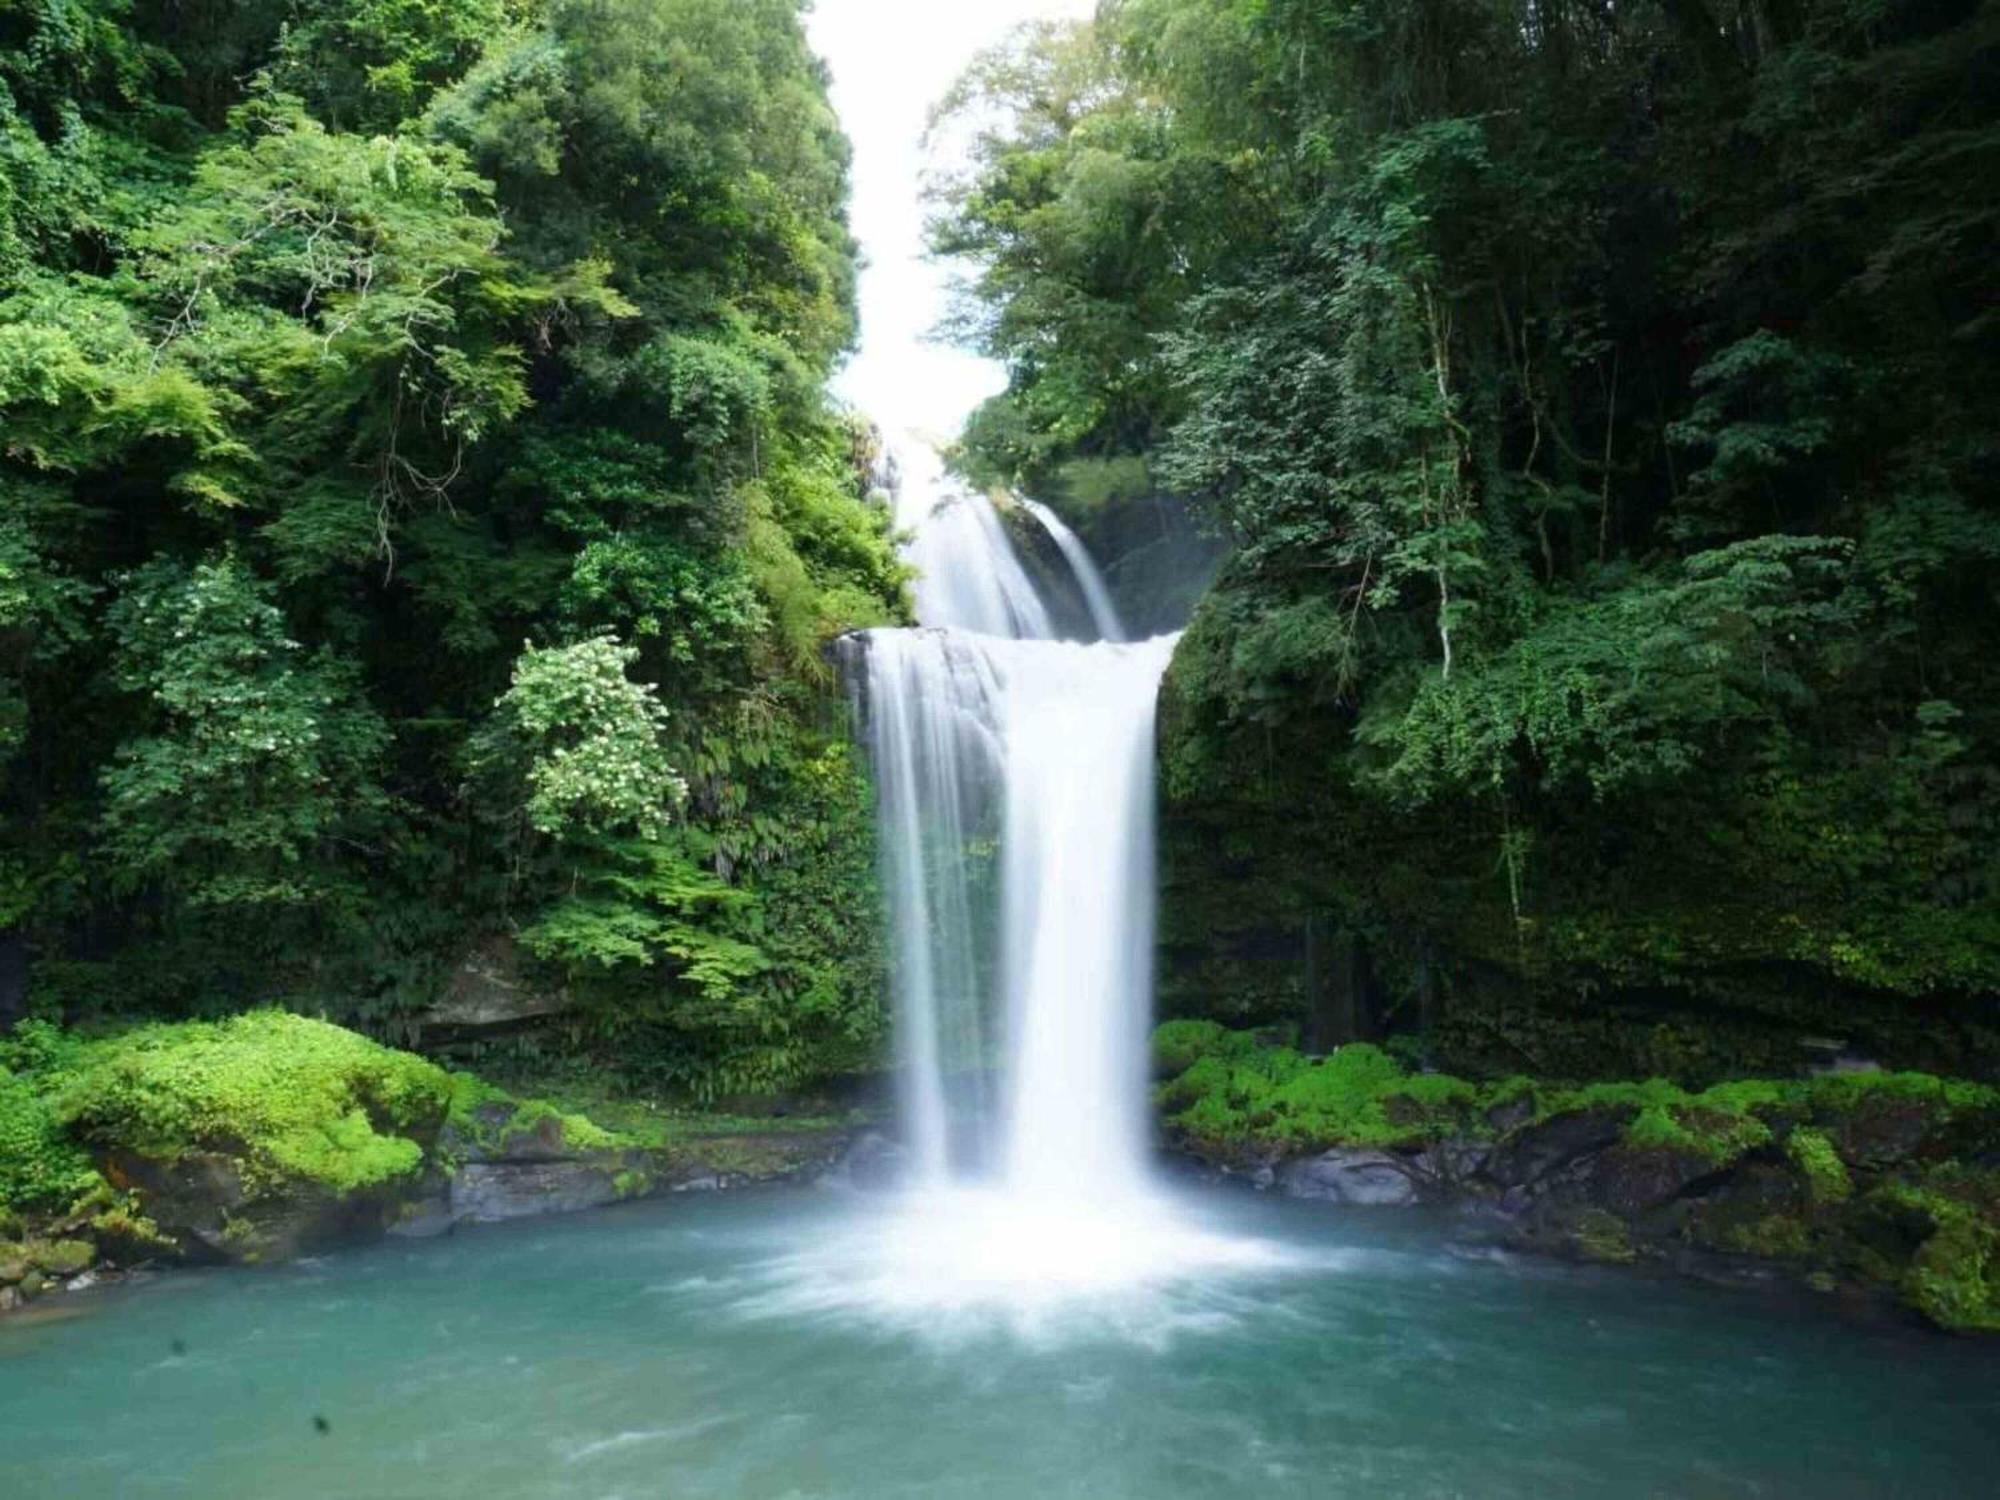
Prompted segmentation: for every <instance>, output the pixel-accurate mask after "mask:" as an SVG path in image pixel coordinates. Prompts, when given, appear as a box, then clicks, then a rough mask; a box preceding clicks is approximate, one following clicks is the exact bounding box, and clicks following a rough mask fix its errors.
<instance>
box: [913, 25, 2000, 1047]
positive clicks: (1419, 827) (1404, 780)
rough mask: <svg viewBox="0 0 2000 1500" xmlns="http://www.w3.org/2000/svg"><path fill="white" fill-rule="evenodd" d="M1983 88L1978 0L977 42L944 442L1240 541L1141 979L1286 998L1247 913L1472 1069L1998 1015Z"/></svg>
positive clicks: (1183, 706)
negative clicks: (1729, 1027) (1156, 501)
mask: <svg viewBox="0 0 2000 1500" xmlns="http://www.w3.org/2000/svg"><path fill="white" fill-rule="evenodd" d="M1996 84H2000V6H1995V5H1993V4H1991V3H1986V0H1786V3H1763V0H1745V3H1740V4H1738V3H1729V4H1716V3H1711V0H1640V3H1637V4H1615V5H1614V4H1610V3H1603V0H1586V3H1569V0H1558V3H1550V0H1110V3H1107V4H1106V5H1105V6H1103V7H1102V9H1101V10H1100V13H1099V16H1098V19H1097V22H1096V24H1095V25H1089V26H1082V27H1075V28H1043V29H1040V30H1035V31H1030V32H1026V33H1023V34H1021V35H1020V36H1018V37H1017V38H1016V39H1015V40H1014V41H1013V42H1012V43H1011V44H1010V45H1009V46H1008V47H1006V48H1005V49H1003V50H1002V51H1001V52H999V53H996V54H995V55H993V56H991V57H989V58H988V59H986V60H985V61H984V62H982V63H981V64H980V66H979V67H978V68H977V69H976V70H975V71H974V72H973V73H972V74H971V75H970V76H969V77H968V79H967V80H966V82H965V83H964V85H963V86H962V88H961V91H960V94H959V96H958V97H957V98H956V99H955V100H953V101H952V103H951V106H950V108H951V109H952V111H953V112H954V117H955V118H957V119H959V120H960V121H962V122H964V124H965V125H966V127H967V128H968V129H969V130H970V131H971V133H972V138H973V140H974V149H973V151H972V154H971V158H970V163H969V165H968V167H967V169H966V170H965V171H963V172H962V173H960V174H959V175H957V176H956V177H954V178H953V179H951V180H949V181H947V182H946V183H944V184H943V185H942V187H941V190H940V195H939V202H938V220H937V229H936V242H937V244H938V245H939V247H940V248H942V249H946V250H950V251H954V252H957V253H961V254H968V255H970V256H972V257H973V258H974V260H975V263H976V272H975V275H974V278H973V280H972V282H971V284H970V286H969V288H968V295H967V297H966V300H965V305H964V307H963V310H962V312H961V323H962V325H963V326H964V327H966V328H968V329H969V330H972V331H973V332H975V333H976V334H977V335H978V336H979V337H981V338H982V339H983V340H984V343H985V346H986V347H987V348H988V349H989V350H990V351H991V352H993V353H994V354H995V355H997V356H999V357H1000V358H1002V359H1004V360H1005V361H1006V362H1007V364H1008V367H1009V370H1010V372H1011V382H1010V385H1009V388H1008V390H1007V391H1006V392H1005V393H1004V394H1003V395H1002V396H1000V397H998V398H996V399H995V400H994V401H993V402H992V403H991V404H990V405H989V406H988V407H987V408H986V409H985V410H984V411H982V412H981V413H980V415H979V416H978V417H977V418H976V419H975V421H974V423H973V424H972V427H971V429H970V430H969V433H968V439H967V445H966V446H967V452H966V462H967V464H968V465H969V466H970V467H973V468H975V469H977V470H980V471H982V472H985V473H989V474H993V475H998V476H1004V477H1007V478H1009V479H1012V480H1014V481H1016V482H1020V483H1024V484H1027V485H1029V486H1030V487H1033V488H1038V489H1041V490H1043V491H1044V492H1046V493H1047V494H1048V495H1049V497H1050V498H1051V499H1052V500H1054V501H1055V502H1057V503H1058V504H1063V505H1067V506H1068V507H1069V508H1070V509H1071V511H1072V513H1073V518H1074V519H1076V520H1078V521H1079V522H1080V523H1081V524H1084V525H1088V523H1089V519H1090V511H1091V506H1092V505H1093V503H1095V501H1096V500H1097V499H1098V498H1099V497H1101V495H1102V494H1103V493H1104V491H1105V490H1106V488H1107V487H1109V486H1124V487H1126V488H1128V489H1129V488H1133V487H1159V488H1164V489H1168V490H1171V491H1173V492H1176V493H1178V494H1180V495H1182V496H1185V497H1187V498H1188V499H1189V500H1190V501H1191V502H1192V503H1193V504H1195V505H1196V506H1198V507H1199V508H1200V509H1201V510H1202V511H1203V513H1204V514H1205V515H1206V516H1207V517H1208V518H1209V520H1210V522H1211V524H1212V525H1214V526H1215V527H1216V528H1218V529H1220V530H1221V531H1223V532H1224V533H1225V534H1226V535H1227V536H1228V537H1229V539H1230V540H1231V542H1232V543H1233V547H1234V552H1233V557H1232V560H1231V562H1230V564H1229V566H1228V568H1227V571H1226V573H1225V575H1224V577H1223V579H1222V580H1221V582H1220V584H1219V585H1218V587H1217V588H1216V589H1214V590H1213V591H1212V592H1211V594H1210V596H1209V597H1208V599H1207V601H1206V602H1205V604H1204V605H1203V607H1202V608H1201V610H1200V611H1199V613H1198V614H1197V616H1196V619H1195V621H1194V624H1193V626H1192V628H1191V630H1190V632H1189V634H1188V636H1187V638H1186V640H1185V641H1184V643H1183V645H1182V646H1181V649H1180V652H1179V655H1178V657H1177V660H1176V663H1175V666H1174V669H1173V672H1172V675H1171V678H1170V681H1169V690H1168V704H1167V730H1166V745H1165V754H1166V775H1167V787H1168V795H1169V803H1170V818H1169V829H1168V840H1167V853H1168V860H1169V892H1168V917H1169V928H1170V940H1172V941H1176V942H1180V943H1183V944H1184V945H1185V946H1186V949H1187V952H1188V953H1189V954H1205V955H1207V958H1206V962H1207V964H1208V967H1207V968H1206V969H1204V970H1202V971H1201V972H1200V973H1199V974H1197V975H1195V976H1193V977H1192V978H1191V979H1190V978H1188V977H1187V975H1186V974H1185V972H1184V973H1183V982H1185V983H1187V984H1188V989H1187V991H1186V993H1185V994H1184V996H1183V997H1182V999H1183V1002H1184V1003H1187V1004H1191V1005H1198V1006H1207V1007H1212V1008H1219V1009H1221V1010H1224V1011H1228V1010H1230V1009H1231V1008H1232V1007H1233V1008H1234V1009H1235V1010H1236V1011H1237V1012H1238V1013H1246V1014H1257V1013H1262V1012H1264V1011H1272V1012H1287V1013H1289V1012H1290V1011H1291V1010H1295V1008H1296V1007H1297V1006H1298V1005H1299V1004H1300V1003H1301V1000H1300V995H1301V987H1303V988H1305V989H1313V990H1318V989H1324V988H1325V987H1326V985H1325V982H1324V979H1323V971H1324V970H1325V969H1326V968H1327V967H1328V966H1327V965H1326V964H1323V963H1322V964H1319V966H1318V967H1319V969H1320V970H1321V971H1322V974H1321V976H1320V977H1315V975H1314V973H1313V970H1314V961H1313V960H1312V959H1311V958H1310V957H1309V956H1308V958H1307V960H1306V961H1305V962H1304V963H1303V964H1293V965H1292V966H1291V967H1290V968H1288V969H1286V970H1285V972H1284V974H1283V975H1282V976H1281V977H1278V978H1273V977H1271V974H1270V973H1269V972H1268V971H1260V970H1259V966H1258V964H1257V963H1256V962H1254V961H1251V960H1249V959H1243V960H1241V961H1238V960H1237V959H1235V958H1231V957H1228V956H1227V955H1229V954H1231V953H1235V954H1242V953H1247V952H1249V951H1251V950H1252V949H1254V948H1256V947H1257V946H1258V941H1256V939H1257V937H1258V935H1257V934H1256V933H1254V932H1250V931H1247V930H1246V927H1245V924H1246V920H1248V921H1252V922H1254V921H1256V920H1267V921H1269V922H1272V923H1275V924H1277V925H1279V926H1285V927H1287V929H1288V931H1289V932H1290V933H1291V934H1292V935H1293V936H1294V937H1297V936H1298V935H1299V934H1300V933H1305V934H1313V933H1317V934H1318V935H1319V936H1318V937H1311V936H1308V937H1306V939H1305V947H1306V950H1307V952H1308V955H1310V953H1311V951H1312V950H1313V949H1314V946H1315V944H1318V946H1319V947H1320V949H1321V950H1323V951H1330V950H1326V948H1325V944H1326V941H1327V940H1328V939H1327V934H1336V935H1337V937H1336V939H1333V940H1334V941H1337V942H1338V943H1340V944H1343V945H1345V950H1346V951H1348V952H1349V953H1352V952H1353V951H1354V950H1355V947H1356V945H1359V946H1360V947H1362V948H1363V949H1365V950H1366V951H1367V952H1368V953H1369V954H1371V955H1372V964H1373V967H1374V969H1375V970H1376V971H1377V974H1376V980H1378V981H1379V983H1378V984H1375V987H1376V988H1377V989H1378V990H1379V992H1380V998H1381V1001H1382V1003H1383V1004H1385V1005H1387V1006H1388V1007H1390V1008H1394V1007H1395V1006H1397V1005H1399V1004H1405V1003H1407V1004H1408V1005H1409V1006H1410V1008H1411V1013H1412V1014H1413V1013H1414V1011H1415V1009H1416V1008H1417V1007H1418V1006H1419V1005H1420V1004H1425V1003H1428V1002H1429V1001H1431V1000H1434V999H1436V998H1437V997H1438V992H1439V991H1440V988H1441V987H1442V988H1443V989H1444V990H1448V991H1449V990H1454V988H1455V994H1456V1000H1457V1002H1458V1003H1457V1004H1456V1005H1455V1006H1449V1007H1446V1009H1447V1010H1448V1011H1449V1013H1450V1016H1451V1017H1452V1018H1454V1019H1452V1020H1451V1021H1450V1023H1449V1024H1450V1025H1455V1026H1456V1027H1457V1028H1458V1030H1457V1032H1456V1033H1455V1042H1454V1044H1455V1045H1459V1046H1462V1047H1465V1048H1467V1049H1473V1048H1480V1049H1486V1050H1487V1052H1488V1053H1489V1055H1490V1056H1492V1057H1493V1058H1495V1059H1496V1060H1499V1061H1503V1062H1506V1063H1509V1064H1516V1065H1518V1064H1519V1063H1521V1062H1524V1061H1525V1062H1530V1063H1540V1064H1544V1065H1549V1064H1550V1062H1551V1059H1550V1057H1549V1056H1548V1055H1547V1053H1548V1051H1549V1049H1550V1048H1553V1047H1556V1046H1558V1045H1567V1044H1566V1043H1564V1044H1558V1043H1556V1042H1551V1041H1549V1040H1548V1039H1547V1038H1546V1037H1542V1036H1539V1035H1538V1034H1537V1028H1543V1029H1550V1030H1558V1031H1562V1032H1563V1034H1564V1035H1565V1036H1569V1037H1573V1036H1575V1035H1576V1034H1578V1032H1579V1029H1580V1028H1582V1029H1588V1028H1589V1027H1598V1028H1600V1030H1601V1031H1602V1032H1603V1033H1604V1034H1606V1035H1609V1034H1610V1033H1611V1032H1612V1031H1616V1032H1617V1035H1618V1036H1619V1037H1620V1038H1622V1039H1623V1040H1620V1041H1619V1042H1618V1043H1617V1045H1618V1046H1627V1045H1628V1044H1629V1045H1632V1046H1638V1047H1639V1048H1640V1049H1641V1050H1642V1051H1643V1050H1644V1049H1645V1048H1648V1047H1651V1048H1654V1049H1655V1052H1656V1053H1657V1054H1658V1055H1653V1056H1640V1057H1638V1058H1636V1059H1635V1058H1631V1057H1629V1056H1627V1057H1623V1058H1620V1059H1617V1060H1616V1061H1617V1064H1618V1065H1622V1066H1634V1065H1637V1066H1648V1065H1650V1066H1654V1067H1662V1066H1664V1067H1669V1068H1672V1067H1677V1066H1681V1065H1682V1064H1683V1063H1689V1059H1688V1058H1685V1057H1682V1056H1679V1055H1675V1054H1674V1049H1675V1048H1677V1047H1682V1046H1683V1043H1684V1042H1685V1039H1686V1036H1687V1035H1688V1034H1689V1033H1688V1032H1687V1030H1686V1028H1682V1027H1680V1019H1681V1017H1682V1015H1683V1012H1684V1011H1685V1010H1687V1009H1688V1008H1690V1007H1691V1008H1693V1009H1694V1010H1695V1011H1696V1012H1697V1013H1698V1014H1699V1016H1700V1018H1701V1027H1706V1028H1707V1029H1708V1033H1709V1034H1710V1036H1711V1038H1712V1037H1713V1036H1714V1034H1715V1033H1716V1030H1717V1027H1718V1026H1722V1025H1725V1024H1733V1022H1734V1021H1735V1020H1736V1019H1741V1018H1742V1017H1744V1016H1753V1017H1755V1018H1756V1019H1755V1020H1754V1021H1753V1022H1749V1023H1746V1026H1745V1029H1744V1032H1743V1036H1742V1037H1739V1038H1738V1039H1737V1040H1736V1041H1728V1040H1724V1041H1720V1042H1717V1041H1714V1040H1712V1039H1711V1040H1709V1041H1703V1042H1701V1043H1700V1044H1699V1045H1700V1047H1706V1048H1708V1049H1709V1050H1710V1052H1711V1053H1712V1052H1714V1051H1716V1050H1717V1049H1718V1048H1720V1049H1725V1050H1726V1048H1727V1047H1729V1046H1732V1045H1739V1044H1740V1045H1745V1046H1747V1045H1750V1044H1751V1040H1754V1038H1755V1036H1757V1035H1761V1034H1762V1031H1761V1028H1763V1027H1764V1026H1765V1025H1766V1023H1771V1022H1774V1021H1782V1023H1783V1024H1785V1025H1789V1026H1791V1027H1793V1029H1797V1028H1798V1027H1806V1028H1809V1029H1815V1030H1819V1031H1822V1032H1824V1033H1826V1034H1830V1035H1833V1036H1843V1035H1847V1034H1849V1032H1850V1030H1852V1031H1855V1032H1858V1033H1859V1034H1862V1035H1864V1036H1866V1037H1869V1038H1872V1039H1873V1042H1874V1044H1875V1045H1878V1046H1882V1047H1891V1046H1901V1047H1902V1048H1903V1049H1904V1051H1905V1053H1906V1054H1913V1053H1921V1052H1922V1050H1923V1048H1924V1046H1926V1045H1930V1046H1933V1047H1934V1048H1935V1049H1936V1051H1935V1053H1934V1056H1936V1055H1941V1054H1943V1053H1949V1052H1950V1051H1951V1050H1952V1049H1953V1048H1955V1047H1959V1046H1961V1045H1962V1044H1963V1042H1964V1040H1965V1038H1966V1037H1968V1036H1971V1035H1973V1034H1975V1033H1976V1034H1977V1035H1978V1036H1979V1037H1981V1038H1983V1040H1982V1041H1981V1042H1980V1044H1979V1045H1981V1046H1982V1047H1985V1048H1988V1049H1994V1044H1995V1033H1994V1031H1993V1029H1992V1025H1993V1018H1992V1016H1991V1015H1990V1013H1989V1010H1988V1008H1987V1007H1988V1005H1989V1004H1990V998H1991V996H1992V995H1993V994H1994V993H1995V992H1996V991H2000V861H1996V855H1995V850H1996V849H2000V841H1996V838H1995V834H1996V832H2000V708H1997V707H1996V703H2000V694H1997V693H1996V691H1995V689H1996V687H2000V676H1996V669H1995V666H1994V662H1995V660H1996V650H1997V649H2000V610H1996V607H1995V606H1996V602H2000V601H1996V597H1995V590H1996V585H1997V584H2000V569H1996V561H2000V505H1997V504H1996V497H1995V488H1994V480H1993V475H1994V473H1995V464H1994V459H1995V456H1996V455H1995V447H1996V444H1997V443H2000V427H1996V424H1995V422H1994V416H1993V414H1994V411H1995V409H1996V405H1995V403H1996V398H1997V397H2000V381H1996V371H1997V370H2000V321H1996V304H1995V301H1994V287H1993V285H1992V277H1991V273H1990V268H1991V266H1992V265H1993V264H1994V260H1995V252H1996V249H2000V194H1996V193H1995V191H1994V188H1993V184H1994V183H1995V182H2000V116H1997V115H1996V111H2000V87H1996ZM1250 767H1259V768H1261V770H1259V771H1257V772H1255V773H1254V774H1246V768H1250ZM1225 878H1226V879H1229V880H1235V881H1238V882H1242V881H1253V882H1262V885H1261V886H1260V887H1259V888H1260V889H1261V891H1262V893H1263V894H1262V900H1261V902H1260V901H1258V900H1250V901H1245V900H1244V899H1243V898H1242V893H1241V890H1240V889H1239V890H1238V894H1237V896H1236V898H1235V899H1234V900H1233V901H1223V900H1219V899H1215V896H1216V892H1215V891H1214V890H1213V889H1212V887H1213V886H1214V885H1215V884H1216V882H1218V881H1221V880H1224V879H1225ZM1246 911H1261V912H1262V913H1263V916H1262V917H1259V918H1250V919H1246V918H1245V917H1244V916H1243V915H1242V914H1243V913H1244V912H1246ZM1273 914H1275V915H1273ZM1264 936H1266V937H1268V936H1269V934H1268V933H1267V934H1265V935H1264ZM1263 946H1264V948H1265V949H1266V950H1267V951H1269V950H1270V944H1269V943H1265V944H1264V945H1263ZM1217 954H1222V955H1224V957H1222V958H1217V957H1216V955H1217ZM1440 959H1443V960H1447V961H1445V962H1439V960H1440ZM1191 961H1192V960H1191ZM1364 967H1366V965H1364ZM1301 976H1303V977H1301ZM1371 983H1375V981H1371ZM1260 986H1262V987H1263V988H1262V989H1260ZM1364 987H1367V986H1364ZM1591 996H1595V997H1598V998H1596V999H1588V998H1584V997H1591ZM1982 997H1983V999H1982ZM1447 998H1451V997H1449V996H1447ZM1550 1004H1556V1005H1559V1006H1560V1005H1569V1006H1572V1007H1576V1008H1578V1014H1575V1015H1570V1016H1568V1017H1566V1018H1565V1019H1563V1020H1562V1022H1561V1023H1560V1026H1557V1025H1556V1024H1555V1023H1554V1022H1551V1021H1550V1020H1549V1019H1548V1017H1549V1011H1548V1009H1547V1007H1548V1006H1549V1005H1550ZM1718 1018H1720V1019H1718ZM1701 1027H1697V1028H1695V1029H1696V1030H1700V1029H1701ZM1677 1028H1678V1029H1677ZM1635 1037H1636V1038H1638V1039H1639V1040H1638V1041H1637V1042H1633V1041H1632V1039H1633V1038H1635ZM1746 1038H1748V1039H1749V1040H1746ZM1926 1038H1928V1039H1929V1040H1928V1042H1926V1041H1925V1039H1926ZM1609 1045H1611V1044H1610V1043H1607V1046H1609ZM1690 1045H1692V1044H1690ZM1697 1050H1699V1048H1697ZM1993 1055H1995V1056H2000V1049H1994V1054H1993ZM1569 1060H1570V1061H1571V1062H1574V1063H1575V1065H1576V1066H1579V1067H1582V1066H1590V1065H1594V1064H1596V1063H1601V1062H1603V1061H1604V1059H1603V1058H1602V1057H1598V1058H1591V1057H1588V1056H1583V1055H1581V1054H1580V1053H1577V1052H1576V1051H1575V1049H1572V1052H1571V1054H1569ZM1741 1060H1742V1059H1741V1058H1739V1059H1738V1061H1739V1062H1740V1061H1741ZM1709 1061H1711V1062H1713V1061H1714V1058H1713V1057H1710V1058H1709ZM1689 1065H1690V1066H1692V1065H1693V1064H1692V1063H1689ZM1684 1070H1685V1069H1684Z"/></svg>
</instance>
